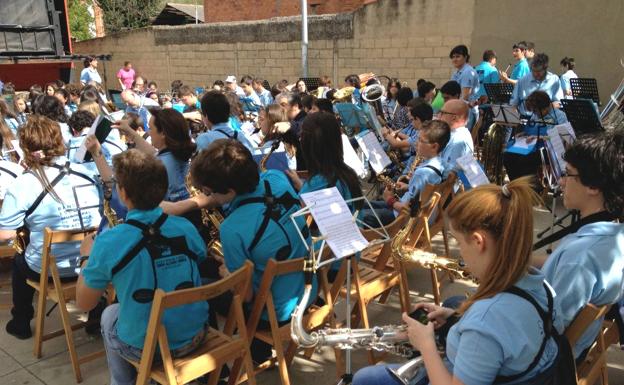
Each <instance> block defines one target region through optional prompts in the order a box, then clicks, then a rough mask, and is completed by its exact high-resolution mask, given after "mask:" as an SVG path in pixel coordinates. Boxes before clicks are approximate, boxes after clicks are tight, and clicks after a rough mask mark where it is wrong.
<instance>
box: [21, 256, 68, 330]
mask: <svg viewBox="0 0 624 385" xmlns="http://www.w3.org/2000/svg"><path fill="white" fill-rule="evenodd" d="M27 279H30V280H33V281H36V282H39V279H40V275H39V273H37V272H36V271H34V270H32V269H31V268H30V267H29V266H28V263H26V258H25V257H24V254H15V257H14V258H13V266H12V273H11V285H12V289H13V309H11V314H13V318H14V319H15V320H16V321H18V322H30V320H31V319H33V316H34V314H35V310H34V308H33V305H32V301H33V297H34V295H35V289H33V288H32V287H31V286H30V285H28V284H27V283H26V280H27ZM49 280H51V278H50V279H49ZM75 280H76V277H66V278H61V282H71V281H75Z"/></svg>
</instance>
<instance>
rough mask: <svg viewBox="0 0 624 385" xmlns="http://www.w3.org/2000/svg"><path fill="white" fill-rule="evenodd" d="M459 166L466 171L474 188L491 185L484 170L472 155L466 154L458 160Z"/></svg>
mask: <svg viewBox="0 0 624 385" xmlns="http://www.w3.org/2000/svg"><path fill="white" fill-rule="evenodd" d="M457 164H458V165H459V167H461V169H462V170H464V175H465V176H466V179H468V182H470V185H471V186H472V187H477V186H481V185H483V184H488V183H490V181H489V180H488V178H487V176H486V175H485V172H483V169H482V168H481V166H479V163H478V162H477V160H476V159H475V158H474V156H473V155H472V154H466V155H464V156H462V157H459V158H457Z"/></svg>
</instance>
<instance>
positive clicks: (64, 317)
mask: <svg viewBox="0 0 624 385" xmlns="http://www.w3.org/2000/svg"><path fill="white" fill-rule="evenodd" d="M62 296H63V294H62V293H60V298H59V311H60V314H61V321H62V322H63V329H64V330H65V340H66V341H67V348H68V350H69V358H70V360H71V364H72V368H73V370H74V375H75V376H76V382H79V383H80V382H82V373H81V372H80V364H79V363H78V354H77V353H76V345H75V344H74V333H73V331H72V328H71V320H70V319H69V313H68V312H67V307H66V303H65V299H64V298H63V297H62Z"/></svg>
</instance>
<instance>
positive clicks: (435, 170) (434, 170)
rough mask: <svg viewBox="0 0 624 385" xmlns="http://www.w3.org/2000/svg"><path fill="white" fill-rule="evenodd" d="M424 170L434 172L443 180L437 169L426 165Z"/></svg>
mask: <svg viewBox="0 0 624 385" xmlns="http://www.w3.org/2000/svg"><path fill="white" fill-rule="evenodd" d="M425 168H428V169H430V170H433V172H435V173H436V174H437V175H438V176H439V177H440V178H442V179H444V178H443V177H442V172H441V171H440V170H438V169H437V168H435V167H433V166H432V165H430V164H428V165H426V166H425Z"/></svg>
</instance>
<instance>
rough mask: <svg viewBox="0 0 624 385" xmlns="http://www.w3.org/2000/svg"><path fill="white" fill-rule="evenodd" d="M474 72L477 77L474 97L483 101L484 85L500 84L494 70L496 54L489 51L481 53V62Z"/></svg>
mask: <svg viewBox="0 0 624 385" xmlns="http://www.w3.org/2000/svg"><path fill="white" fill-rule="evenodd" d="M475 71H477V76H478V77H479V91H477V93H476V96H477V98H479V99H482V100H485V99H486V98H487V95H486V93H485V86H484V84H492V83H499V82H500V77H499V76H498V70H497V69H496V52H494V51H492V50H491V49H488V50H486V51H485V52H483V61H482V62H481V63H480V64H479V65H478V66H476V67H475Z"/></svg>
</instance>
